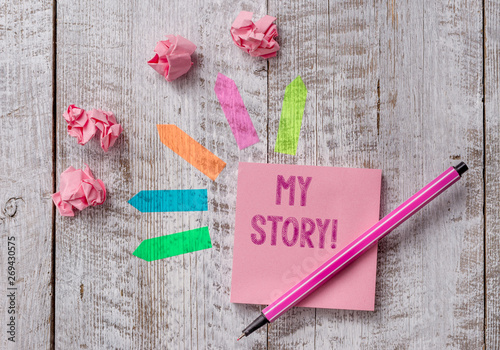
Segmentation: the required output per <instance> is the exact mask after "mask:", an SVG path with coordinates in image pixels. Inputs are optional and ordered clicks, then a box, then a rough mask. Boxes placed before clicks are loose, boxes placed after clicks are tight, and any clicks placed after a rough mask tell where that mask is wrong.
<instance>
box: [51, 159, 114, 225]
mask: <svg viewBox="0 0 500 350" xmlns="http://www.w3.org/2000/svg"><path fill="white" fill-rule="evenodd" d="M59 189H60V190H59V192H56V193H54V194H53V195H52V200H53V201H54V204H55V205H56V207H57V209H58V210H59V213H60V214H61V215H62V216H74V215H75V213H74V212H73V208H76V209H78V210H83V209H85V208H87V207H88V206H95V205H101V204H102V203H104V201H105V200H106V187H105V186H104V183H103V182H102V181H101V180H99V179H96V178H94V175H92V172H91V171H90V168H89V166H88V165H87V164H85V170H81V169H75V168H73V167H72V166H70V167H69V168H68V169H66V170H65V171H64V172H63V173H62V174H61V181H60V184H59Z"/></svg>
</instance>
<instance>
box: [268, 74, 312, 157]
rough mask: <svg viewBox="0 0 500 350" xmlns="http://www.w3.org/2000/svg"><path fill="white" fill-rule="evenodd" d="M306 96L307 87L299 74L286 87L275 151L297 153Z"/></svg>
mask: <svg viewBox="0 0 500 350" xmlns="http://www.w3.org/2000/svg"><path fill="white" fill-rule="evenodd" d="M306 98H307V88H306V86H305V85H304V82H303V81H302V79H301V78H300V75H299V76H297V78H295V80H294V81H292V82H291V83H290V84H288V85H287V87H286V89H285V97H284V98H283V107H282V108H281V117H280V125H279V128H278V137H277V138H276V145H275V146H274V152H278V153H286V154H291V155H292V156H294V155H295V154H297V145H298V144H299V135H300V128H301V126H302V116H303V115H304V108H305V106H306Z"/></svg>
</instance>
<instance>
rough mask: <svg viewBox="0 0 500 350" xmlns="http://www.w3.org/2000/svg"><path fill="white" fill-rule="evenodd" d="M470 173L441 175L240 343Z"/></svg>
mask: <svg viewBox="0 0 500 350" xmlns="http://www.w3.org/2000/svg"><path fill="white" fill-rule="evenodd" d="M467 170H468V168H467V165H465V163H464V162H460V163H459V164H458V165H457V166H454V167H450V168H449V169H448V170H446V171H445V172H444V173H442V174H441V175H439V176H438V177H437V178H435V179H434V180H433V181H432V182H430V183H429V184H428V185H427V186H425V187H424V188H422V189H421V190H420V191H418V192H417V193H416V194H414V195H413V196H412V197H410V198H409V199H408V200H407V201H406V202H404V203H403V204H401V205H400V206H399V207H397V208H396V209H394V210H393V211H392V212H390V213H389V214H388V215H387V216H385V217H384V218H383V219H382V220H380V221H379V222H378V223H376V224H375V225H374V226H372V227H371V228H370V229H369V230H368V231H366V232H365V233H364V234H362V235H361V236H359V237H358V238H357V239H355V240H354V241H353V242H351V243H350V244H348V245H347V246H346V247H345V248H344V249H342V250H341V251H340V252H338V253H337V254H336V255H334V256H333V257H331V258H330V259H328V260H327V261H326V262H325V263H323V265H321V266H320V267H318V268H317V269H316V270H315V271H313V272H312V273H311V274H309V276H307V277H306V278H304V279H303V280H302V281H300V282H299V283H297V284H296V285H295V286H293V287H292V288H290V289H289V290H288V292H286V293H285V294H283V295H282V296H281V297H280V298H278V299H277V300H275V301H274V302H273V303H272V304H271V305H269V306H268V307H266V308H265V309H264V310H262V314H261V315H260V316H259V317H257V319H255V321H253V322H252V323H251V324H250V325H249V326H248V327H247V328H245V329H244V330H243V334H242V335H241V336H240V337H239V338H238V340H240V339H241V338H243V337H246V336H248V335H249V334H251V333H253V332H254V331H255V330H257V329H259V328H260V327H262V326H263V325H265V324H267V323H269V322H273V321H275V320H276V319H277V318H278V317H280V316H281V315H283V314H284V313H285V312H286V311H287V310H288V309H290V308H291V307H293V306H294V305H296V304H297V303H298V302H300V301H301V300H302V299H304V298H306V297H307V296H308V295H309V294H311V293H312V292H314V291H315V290H316V288H319V287H320V286H321V285H323V284H324V283H325V282H326V281H328V280H329V279H330V278H332V277H333V276H334V275H335V274H337V273H338V272H339V271H341V270H342V269H343V268H344V267H346V266H347V265H349V264H350V263H351V262H353V261H354V260H356V258H358V257H359V256H360V255H362V254H363V253H364V252H366V251H367V250H368V249H370V248H371V247H372V246H373V245H374V244H375V243H376V242H377V241H378V240H380V239H381V238H383V237H384V236H385V235H387V234H388V233H389V232H391V231H392V230H394V229H395V228H396V227H398V226H399V225H400V224H401V223H403V222H404V221H405V220H406V219H408V218H409V217H410V216H412V215H413V214H415V213H416V212H418V211H419V210H420V209H422V208H423V207H424V206H425V205H426V204H428V203H429V202H430V201H432V200H433V199H434V198H436V197H437V196H438V195H440V194H441V193H443V192H444V190H446V189H447V188H448V187H450V186H451V185H453V184H454V183H455V182H457V181H458V180H459V179H460V178H461V176H462V174H463V173H465V172H466V171H467Z"/></svg>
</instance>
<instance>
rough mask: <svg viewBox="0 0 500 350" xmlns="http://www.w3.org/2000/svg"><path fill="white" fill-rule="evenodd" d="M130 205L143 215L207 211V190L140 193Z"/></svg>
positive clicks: (131, 200)
mask: <svg viewBox="0 0 500 350" xmlns="http://www.w3.org/2000/svg"><path fill="white" fill-rule="evenodd" d="M128 203H129V204H130V205H131V206H133V207H134V208H136V209H137V210H139V211H140V212H143V213H157V212H167V211H207V210H208V208H207V190H206V189H201V190H159V191H140V192H139V193H137V194H136V195H135V196H133V197H132V198H131V199H130V200H129V201H128Z"/></svg>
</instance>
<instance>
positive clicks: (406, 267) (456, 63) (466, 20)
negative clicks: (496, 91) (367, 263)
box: [316, 2, 483, 349]
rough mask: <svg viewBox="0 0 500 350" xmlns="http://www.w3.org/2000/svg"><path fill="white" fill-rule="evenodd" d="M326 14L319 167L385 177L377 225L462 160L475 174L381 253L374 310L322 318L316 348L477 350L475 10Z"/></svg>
mask: <svg viewBox="0 0 500 350" xmlns="http://www.w3.org/2000/svg"><path fill="white" fill-rule="evenodd" d="M329 8H330V13H329V18H330V23H329V28H330V33H329V34H328V36H327V37H326V38H324V37H321V36H320V37H319V39H318V40H323V42H330V43H331V49H330V50H329V51H328V52H325V51H318V53H319V54H322V55H324V56H323V57H321V58H320V57H318V61H319V62H325V63H323V67H324V68H323V69H328V66H327V65H326V62H334V67H333V68H330V69H332V70H333V72H334V74H335V75H334V77H335V80H334V83H333V87H332V88H331V90H330V91H325V97H324V98H320V97H319V96H318V101H321V100H325V99H326V98H327V97H328V95H330V96H333V105H328V104H327V105H326V106H325V110H326V112H327V113H331V111H332V108H333V121H332V122H328V121H327V120H328V119H327V117H324V120H325V122H323V128H324V131H326V132H324V133H323V134H322V135H321V136H320V137H319V140H320V141H319V142H320V143H319V144H318V154H320V155H321V156H320V157H319V159H322V160H323V159H326V160H330V161H329V163H330V164H333V165H339V166H355V167H374V168H380V169H383V190H382V210H381V215H385V214H387V213H388V212H389V211H390V210H392V209H393V208H394V207H396V206H397V205H398V204H399V203H401V202H402V201H403V200H405V199H406V198H408V197H409V196H410V195H412V194H413V193H414V192H415V191H417V190H418V189H419V188H421V187H422V186H423V185H425V184H426V183H427V182H429V181H430V180H432V179H433V178H434V177H435V176H437V175H438V174H440V173H441V172H442V171H443V170H445V168H446V167H448V166H449V165H450V164H454V163H456V162H458V161H459V160H464V161H466V162H467V163H468V164H469V166H470V167H471V170H470V172H469V173H468V174H467V175H466V177H465V178H464V180H462V181H461V183H459V184H457V185H455V186H454V188H451V189H450V190H448V192H447V193H446V194H444V195H443V196H441V198H438V199H436V201H435V202H434V203H432V204H431V205H430V206H429V207H427V208H425V209H424V210H423V211H422V213H421V214H418V215H417V216H416V217H415V218H413V219H412V220H411V221H410V222H408V223H406V224H405V225H403V226H402V227H401V228H400V229H398V230H397V232H395V233H393V234H392V235H390V236H389V237H387V238H386V239H384V240H383V241H382V242H381V243H380V246H379V247H380V248H379V266H378V276H377V277H378V281H377V292H376V311H375V312H373V313H370V312H352V311H338V312H330V311H328V310H317V322H316V347H317V348H329V347H335V348H336V349H337V348H338V349H369V348H403V349H428V348H436V349H444V348H471V349H479V348H481V346H482V344H483V299H482V298H483V279H482V273H483V264H482V263H483V255H482V249H483V235H482V230H483V226H482V213H481V207H482V195H483V191H482V178H481V173H482V142H483V138H482V118H481V115H482V104H481V92H482V90H481V78H482V36H481V8H480V4H471V3H466V2H459V3H455V4H454V6H453V7H450V6H448V5H446V4H444V3H440V2H438V3H434V2H425V3H424V4H422V3H419V2H409V3H394V2H375V3H374V4H373V3H371V4H368V3H363V2H355V3H352V2H346V3H340V2H331V3H330V7H329ZM377 41H378V42H379V43H380V44H379V45H380V46H379V47H378V50H377V47H376V46H374V43H376V42H377ZM318 46H321V45H320V44H319V43H318ZM373 70H375V71H376V74H377V75H378V79H375V78H374V74H373V72H372V71H373ZM327 86H328V84H327ZM376 96H379V101H378V102H377V98H376ZM377 105H378V106H379V107H378V109H377ZM321 114H322V111H321V108H318V115H321ZM325 115H327V114H325ZM328 133H331V134H330V135H329V134H328Z"/></svg>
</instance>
